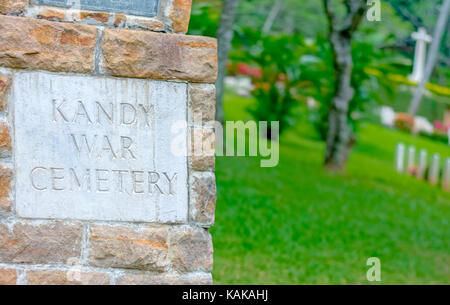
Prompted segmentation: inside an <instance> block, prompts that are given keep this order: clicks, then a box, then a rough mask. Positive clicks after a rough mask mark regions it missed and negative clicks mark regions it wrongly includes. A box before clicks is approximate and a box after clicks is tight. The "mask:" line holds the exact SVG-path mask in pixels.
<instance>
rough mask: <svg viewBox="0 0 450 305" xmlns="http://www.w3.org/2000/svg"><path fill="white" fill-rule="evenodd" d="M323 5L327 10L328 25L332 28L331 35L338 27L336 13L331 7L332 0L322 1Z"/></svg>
mask: <svg viewBox="0 0 450 305" xmlns="http://www.w3.org/2000/svg"><path fill="white" fill-rule="evenodd" d="M322 4H323V7H324V10H325V15H326V16H327V19H328V25H329V28H330V33H332V32H334V31H335V29H336V27H337V18H336V13H335V11H334V9H333V6H332V5H331V0H322Z"/></svg>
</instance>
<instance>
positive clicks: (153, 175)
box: [148, 172, 164, 194]
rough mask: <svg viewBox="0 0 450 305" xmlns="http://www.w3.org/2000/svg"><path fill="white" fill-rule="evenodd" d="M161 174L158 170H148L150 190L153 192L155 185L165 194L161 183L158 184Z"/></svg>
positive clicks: (156, 188)
mask: <svg viewBox="0 0 450 305" xmlns="http://www.w3.org/2000/svg"><path fill="white" fill-rule="evenodd" d="M159 178H160V175H159V174H158V173H157V172H148V192H149V193H150V194H153V186H154V187H155V190H158V191H159V193H160V194H164V192H163V191H162V190H161V188H160V187H159V185H158V184H157V183H158V181H159Z"/></svg>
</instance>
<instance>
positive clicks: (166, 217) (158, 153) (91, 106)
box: [12, 72, 188, 223]
mask: <svg viewBox="0 0 450 305" xmlns="http://www.w3.org/2000/svg"><path fill="white" fill-rule="evenodd" d="M13 86H14V87H13V92H12V93H13V95H12V99H13V100H12V104H13V105H14V112H15V116H14V117H15V137H16V139H15V143H16V144H15V145H16V147H15V152H16V153H15V158H16V160H15V163H16V164H18V165H20V166H18V167H17V169H16V171H17V172H16V175H17V176H16V206H17V213H18V214H19V215H20V216H22V217H28V218H47V219H53V218H58V219H65V218H72V219H83V220H91V219H95V220H112V221H136V222H139V221H142V222H163V223H167V222H181V221H185V220H186V218H187V214H188V206H187V203H188V200H187V196H188V194H187V187H186V181H187V158H186V157H183V156H174V155H173V154H172V153H171V143H170V139H172V138H173V137H174V135H173V134H171V126H172V124H173V123H174V122H178V121H185V120H186V100H187V96H186V91H187V88H186V86H187V85H186V84H184V83H175V82H160V81H153V80H138V79H118V78H108V77H93V76H74V75H61V74H51V73H43V72H16V74H15V76H14V85H13ZM30 93H31V94H30ZM186 139H187V135H186V137H185V138H183V136H182V137H181V141H182V142H183V141H185V140H186ZM185 143H186V142H184V145H183V143H181V147H187V145H186V144H185ZM186 155H187V154H184V156H186Z"/></svg>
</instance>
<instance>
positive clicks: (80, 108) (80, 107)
mask: <svg viewBox="0 0 450 305" xmlns="http://www.w3.org/2000/svg"><path fill="white" fill-rule="evenodd" d="M80 117H82V118H83V117H84V118H85V120H86V121H87V122H89V123H92V121H91V118H90V117H89V114H88V112H87V110H86V107H84V104H83V102H82V101H78V110H77V112H76V113H75V116H74V118H73V120H72V122H74V123H79V122H78V118H80Z"/></svg>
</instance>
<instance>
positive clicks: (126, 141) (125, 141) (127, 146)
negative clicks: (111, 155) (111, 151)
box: [120, 137, 136, 159]
mask: <svg viewBox="0 0 450 305" xmlns="http://www.w3.org/2000/svg"><path fill="white" fill-rule="evenodd" d="M120 140H121V143H122V158H123V159H126V157H125V155H126V152H127V151H128V153H129V154H130V156H131V158H133V159H136V156H135V155H134V154H133V152H132V151H131V145H133V140H132V139H131V138H130V137H120Z"/></svg>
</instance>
